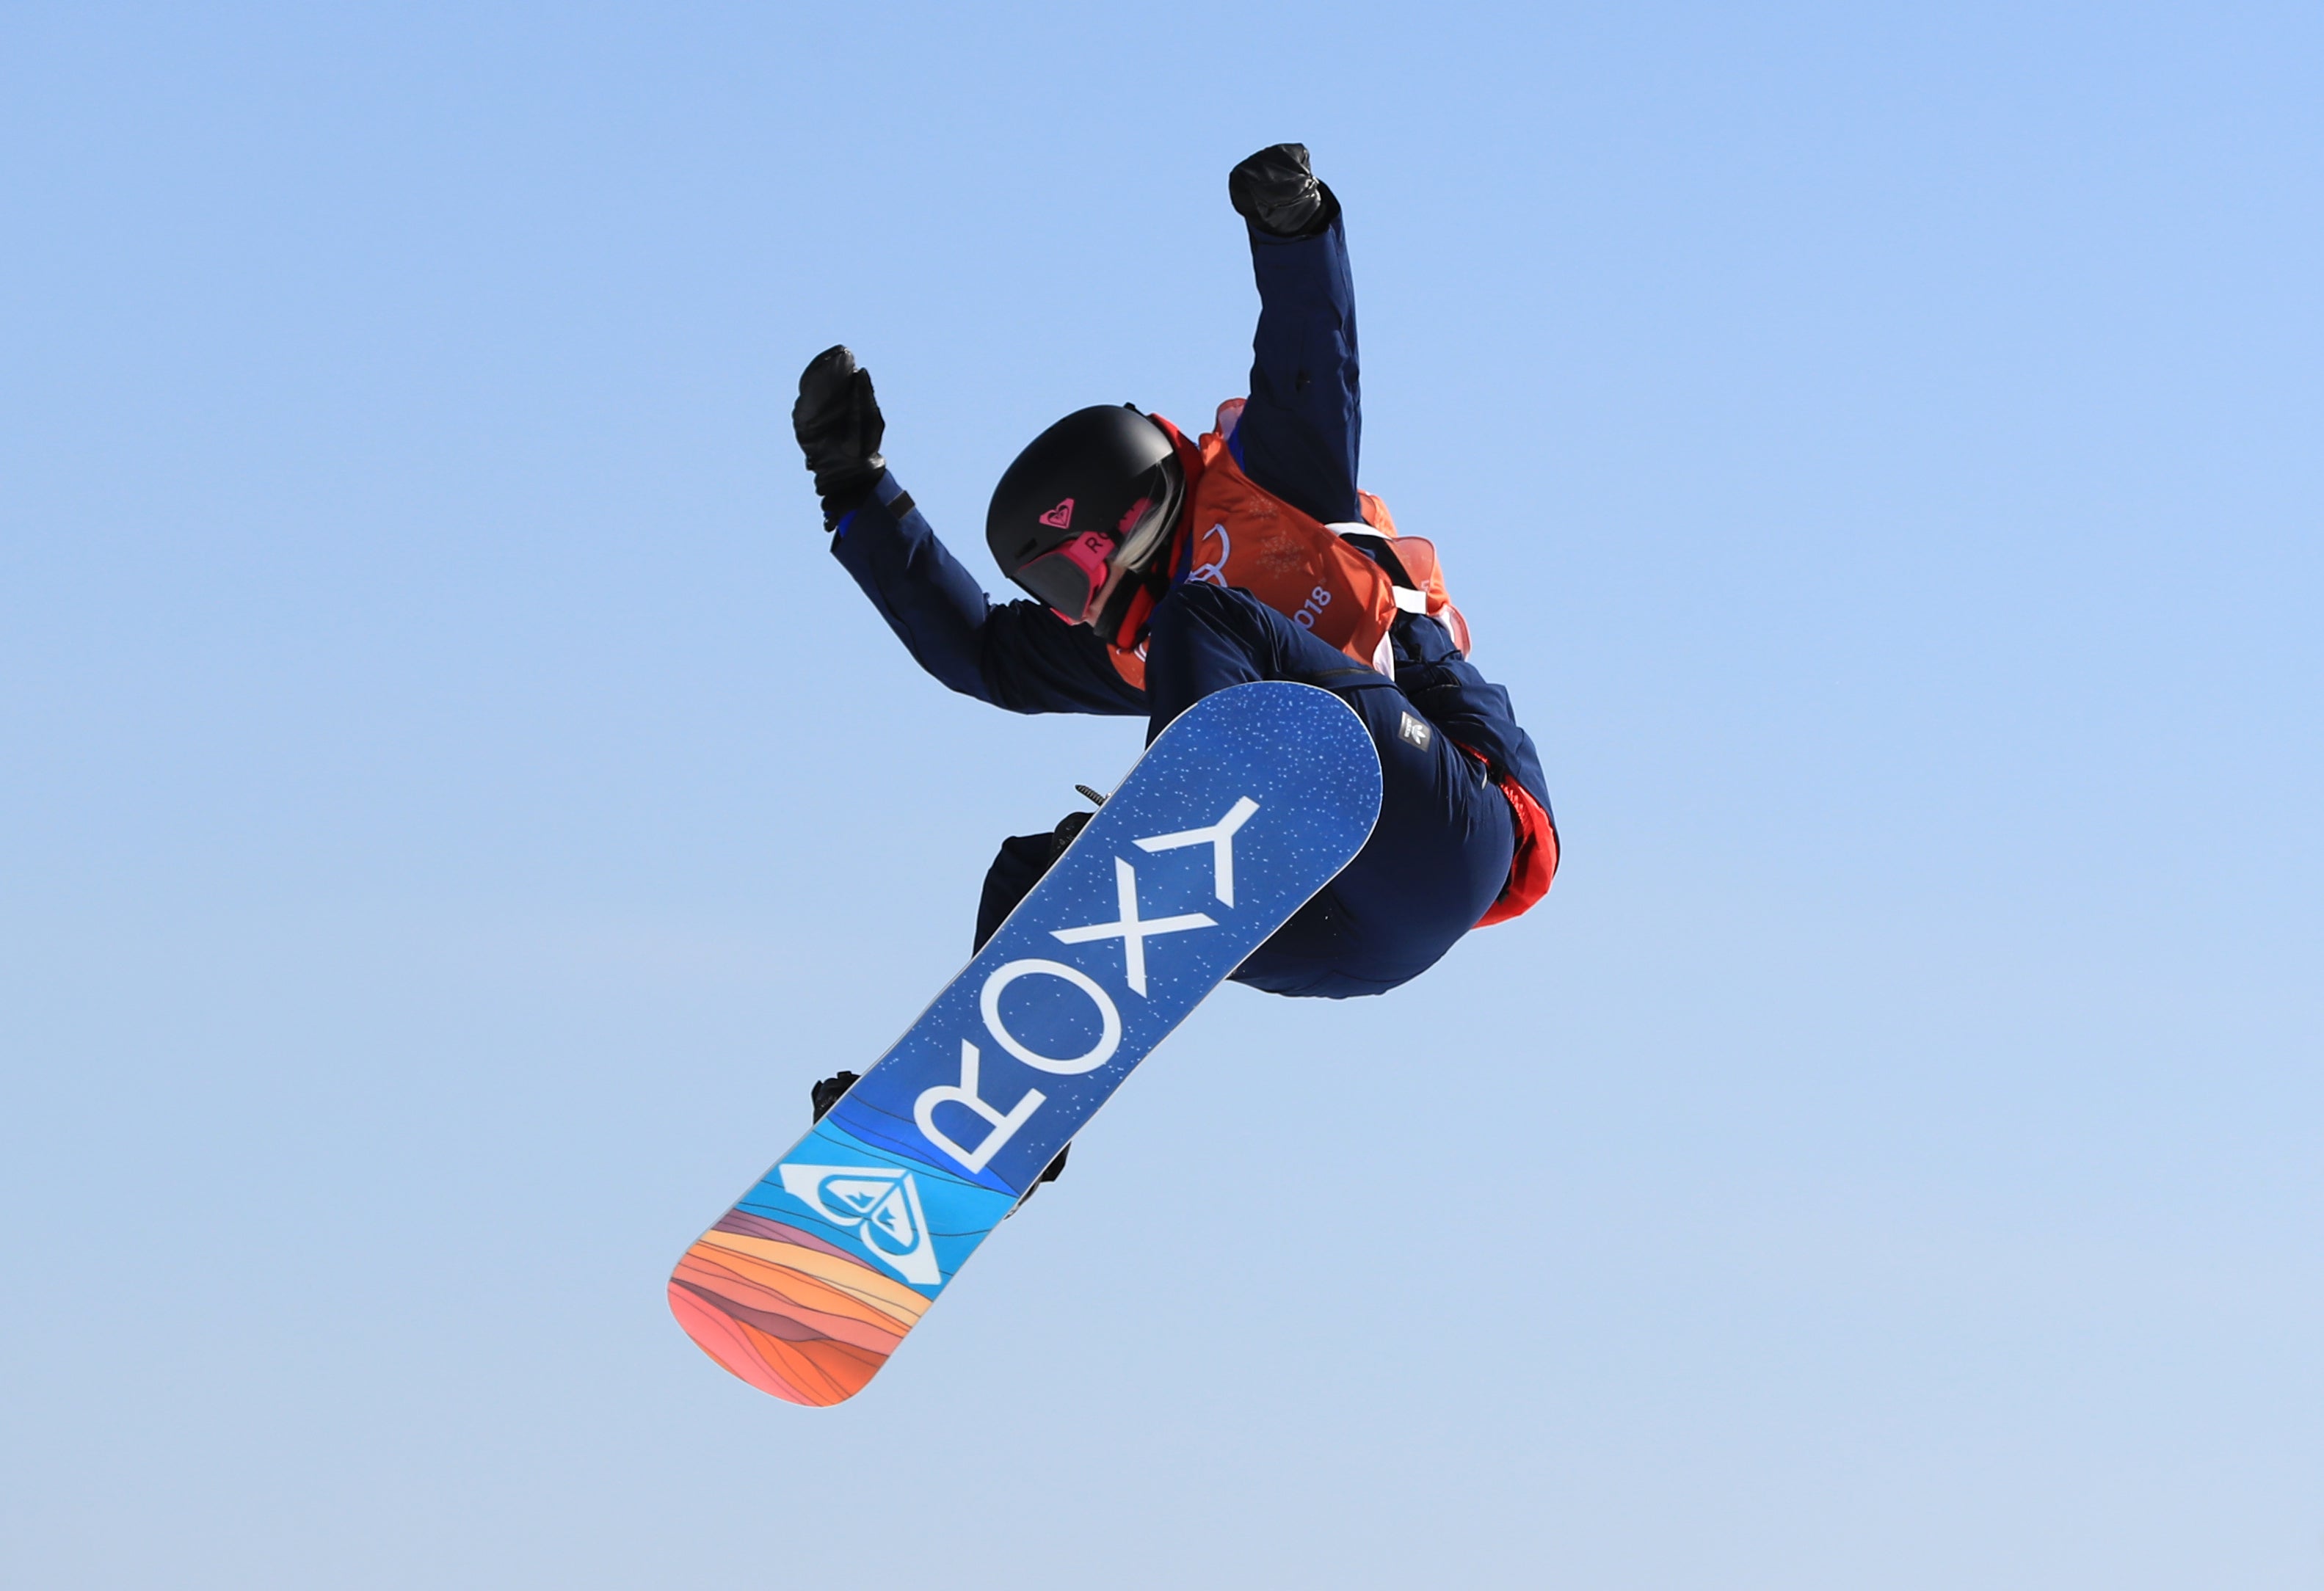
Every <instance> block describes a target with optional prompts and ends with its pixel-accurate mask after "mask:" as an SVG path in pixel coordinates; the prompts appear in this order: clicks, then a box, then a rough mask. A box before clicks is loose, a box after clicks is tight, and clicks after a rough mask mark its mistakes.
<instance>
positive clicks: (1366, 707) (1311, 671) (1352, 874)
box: [977, 584, 1516, 999]
mask: <svg viewBox="0 0 2324 1591" xmlns="http://www.w3.org/2000/svg"><path fill="white" fill-rule="evenodd" d="M1397 622H1398V624H1399V625H1400V626H1403V625H1425V626H1427V627H1429V630H1430V631H1431V632H1432V636H1431V638H1430V639H1434V638H1441V637H1442V634H1443V632H1442V630H1441V628H1439V627H1438V626H1437V624H1436V621H1434V620H1433V619H1427V618H1421V617H1416V616H1413V615H1405V616H1402V617H1400V618H1399V620H1398V621H1397ZM1443 644H1444V646H1445V647H1447V648H1449V646H1450V642H1449V641H1446V642H1444V643H1443ZM1257 679H1285V680H1296V681H1298V682H1300V683H1302V684H1305V685H1318V686H1321V687H1322V688H1323V689H1324V690H1327V691H1330V692H1331V693H1332V694H1334V695H1336V696H1338V697H1339V698H1340V699H1341V700H1342V701H1343V702H1345V703H1346V704H1348V705H1349V706H1350V707H1351V708H1353V709H1354V710H1355V713H1356V716H1357V717H1359V718H1360V719H1361V720H1362V721H1363V723H1364V727H1365V728H1366V729H1367V730H1369V731H1370V733H1371V738H1372V744H1373V745H1374V746H1375V747H1376V748H1378V749H1379V759H1380V774H1381V776H1382V786H1383V787H1382V791H1381V796H1380V815H1379V826H1378V827H1376V828H1374V829H1373V831H1372V836H1371V838H1370V840H1369V841H1366V842H1365V845H1364V848H1363V850H1362V851H1359V852H1358V853H1357V855H1356V860H1353V861H1351V862H1350V863H1349V864H1348V865H1347V867H1346V868H1345V869H1342V871H1341V873H1340V876H1339V877H1338V878H1334V879H1333V880H1332V882H1331V883H1330V884H1328V885H1326V886H1325V887H1324V888H1323V893H1321V894H1320V895H1318V896H1316V897H1315V898H1314V900H1311V901H1309V902H1308V903H1307V905H1306V906H1304V907H1302V908H1301V909H1300V911H1299V913H1298V914H1297V915H1295V916H1294V917H1293V918H1292V919H1291V921H1290V922H1288V923H1286V924H1284V925H1283V927H1282V928H1281V929H1280V930H1278V931H1277V933H1276V934H1275V936H1274V937H1273V938H1271V939H1269V940H1268V942H1267V943H1265V944H1263V945H1261V946H1260V947H1259V949H1258V950H1257V951H1255V952H1252V954H1251V957H1250V960H1249V961H1245V962H1244V963H1243V964H1242V966H1241V967H1240V968H1239V969H1238V970H1236V972H1235V974H1234V980H1235V981H1236V982H1238V983H1247V984H1250V986H1251V987H1252V988H1254V989H1265V990H1267V991H1268V993H1270V994H1283V995H1310V996H1322V997H1325V998H1335V999H1343V998H1347V997H1349V996H1351V995H1367V994H1383V993H1385V992H1387V991H1388V990H1389V989H1394V988H1395V987H1396V986H1397V985H1398V984H1400V983H1403V982H1406V980H1408V979H1413V978H1416V977H1417V976H1418V975H1419V974H1421V973H1422V972H1424V971H1425V970H1428V968H1430V967H1431V966H1433V965H1434V964H1435V962H1436V961H1437V960H1438V959H1439V958H1441V957H1442V956H1443V954H1444V952H1446V951H1448V950H1450V949H1452V942H1453V941H1454V940H1457V939H1459V938H1460V937H1461V936H1462V934H1463V933H1467V932H1468V931H1469V930H1470V929H1471V928H1472V927H1474V926H1476V923H1477V919H1478V918H1480V917H1481V916H1483V915H1485V911H1486V908H1487V907H1489V906H1491V905H1492V904H1493V901H1494V899H1495V897H1498V896H1499V894H1500V891H1501V886H1502V884H1503V883H1504V882H1506V881H1507V879H1508V871H1509V858H1510V853H1511V851H1512V850H1513V848H1514V847H1515V844H1516V824H1515V820H1514V819H1513V818H1512V816H1511V815H1510V813H1509V805H1508V798H1507V797H1505V796H1502V794H1501V793H1500V791H1499V790H1498V789H1497V788H1495V787H1494V786H1493V785H1492V784H1491V783H1490V782H1489V780H1488V779H1487V778H1486V777H1485V767H1484V764H1483V763H1481V762H1480V761H1478V760H1477V759H1475V758H1473V757H1471V756H1470V755H1469V754H1468V753H1467V752H1465V751H1463V750H1461V749H1460V748H1459V747H1458V746H1455V745H1454V744H1453V743H1452V741H1451V740H1448V739H1446V738H1445V736H1444V734H1443V731H1440V730H1439V729H1437V727H1436V726H1435V725H1434V724H1433V723H1431V722H1429V721H1428V719H1427V718H1426V717H1425V716H1424V715H1423V714H1422V713H1421V712H1420V711H1419V709H1417V708H1416V707H1415V706H1414V705H1413V704H1412V703H1411V702H1410V701H1409V700H1408V699H1407V698H1406V696H1405V694H1404V693H1403V692H1401V691H1399V690H1398V689H1397V687H1396V685H1395V683H1394V682H1393V681H1391V680H1389V679H1388V678H1387V677H1386V676H1382V675H1380V674H1379V673H1378V672H1376V671H1374V670H1372V669H1370V668H1367V667H1363V666H1362V665H1360V664H1358V663H1355V662H1353V661H1351V659H1350V658H1348V656H1347V655H1346V654H1345V653H1343V652H1341V651H1339V650H1338V649H1337V648H1333V647H1330V646H1327V645H1325V644H1324V643H1323V642H1322V641H1320V640H1317V639H1315V638H1314V636H1313V635H1311V634H1309V633H1308V632H1307V631H1306V630H1302V629H1300V628H1299V626H1297V625H1296V624H1294V623H1293V622H1292V621H1290V620H1288V619H1286V618H1285V617H1284V616H1283V615H1282V614H1280V613H1278V612H1275V610H1274V609H1272V608H1269V607H1268V606H1267V605H1266V604H1264V603H1262V602H1259V600H1258V599H1257V598H1255V597H1252V596H1250V595H1249V594H1247V593H1243V592H1240V591H1227V590H1223V589H1222V588H1220V587H1218V586H1215V585H1204V584H1185V585H1181V586H1179V587H1177V588H1176V590H1174V591H1172V592H1171V593H1170V594H1169V595H1168V596H1167V597H1166V598H1165V599H1164V600H1163V601H1162V602H1161V604H1160V605H1159V606H1157V608H1156V609H1155V610H1154V618H1153V623H1152V626H1151V628H1150V629H1149V630H1148V634H1147V645H1146V692H1147V697H1148V707H1149V709H1150V711H1151V714H1152V716H1151V719H1150V722H1149V724H1148V730H1147V735H1146V738H1147V740H1148V743H1149V744H1150V743H1151V742H1152V741H1153V740H1154V737H1155V736H1157V735H1158V734H1160V733H1161V732H1162V731H1163V730H1164V729H1166V728H1167V727H1168V725H1169V724H1170V722H1171V721H1172V720H1173V719H1175V718H1176V717H1177V716H1178V714H1179V713H1183V712H1185V710H1186V709H1187V708H1189V707H1191V706H1193V705H1194V704H1195V703H1196V702H1198V701H1200V700H1201V699H1202V698H1203V697H1204V696H1207V695H1209V694H1211V693H1212V692H1213V691H1221V690H1224V689H1226V688H1227V687H1228V686H1229V685H1241V684H1244V683H1246V682H1247V681H1250V680H1257ZM1050 860H1051V840H1050V836H1048V835H1047V834H1041V835H1028V836H1023V837H1020V838H1018V839H1012V840H1010V841H1007V842H1006V843H1005V844H1004V845H1003V846H1002V847H1001V855H1000V856H999V857H998V858H997V859H995V860H994V862H993V864H992V870H991V873H990V874H989V875H988V876H987V878H986V879H985V888H984V900H983V903H982V907H981V909H980V911H979V913H978V924H977V943H979V944H980V945H982V943H983V941H984V940H985V938H986V937H988V936H989V935H990V934H991V931H992V929H993V928H995V927H997V926H998V925H999V924H1000V922H1001V918H1002V917H1004V916H1006V915H1008V914H1009V912H1010V910H1011V909H1013V908H1014V907H1015V906H1016V904H1017V902H1018V901H1019V900H1021V899H1023V898H1024V897H1025V895H1026V893H1027V891H1028V890H1030V889H1031V888H1032V887H1033V885H1034V883H1035V881H1036V880H1037V879H1038V878H1040V876H1041V874H1042V873H1043V872H1045V871H1046V870H1047V868H1048V864H1049V861H1050Z"/></svg>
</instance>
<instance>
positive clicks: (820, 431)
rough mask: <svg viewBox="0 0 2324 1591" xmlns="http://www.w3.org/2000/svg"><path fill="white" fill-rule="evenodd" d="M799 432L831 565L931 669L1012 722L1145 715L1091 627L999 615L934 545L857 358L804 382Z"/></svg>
mask: <svg viewBox="0 0 2324 1591" xmlns="http://www.w3.org/2000/svg"><path fill="white" fill-rule="evenodd" d="M791 426H792V429H793V430H794V431H795V432H796V433H797V435H798V443H799V448H800V451H801V452H803V453H804V454H805V455H807V468H808V469H809V470H810V471H812V472H813V473H814V474H815V487H816V493H817V495H819V496H820V497H821V498H822V499H823V513H824V525H825V529H829V530H831V531H832V532H833V536H832V543H831V551H832V556H834V557H835V558H837V559H838V560H839V562H840V565H841V566H842V567H843V568H844V569H845V570H846V571H847V572H848V574H849V575H853V577H854V580H855V584H858V585H860V586H862V588H863V593H864V595H866V596H868V597H870V598H871V605H872V606H873V607H875V608H877V609H878V610H879V611H880V617H881V618H882V619H884V620H886V621H887V622H888V628H889V629H890V630H894V631H895V632H896V637H897V639H899V640H901V641H902V642H903V643H904V645H905V646H906V647H907V648H908V649H909V650H910V652H911V654H912V657H913V658H914V659H915V660H917V661H918V664H919V665H920V667H923V668H925V669H927V671H928V672H929V673H930V674H932V675H934V676H936V678H937V679H938V680H939V681H941V682H942V683H943V684H945V685H948V686H950V687H951V688H952V689H954V690H955V691H958V692H960V693H961V694H963V695H967V696H974V697H976V698H977V699H978V700H980V701H984V702H990V703H991V704H993V705H995V706H997V707H1005V708H1008V709H1009V710H1010V711H1011V712H1014V713H1116V714H1120V715H1124V716H1140V715H1143V714H1144V713H1145V712H1146V698H1145V694H1144V693H1143V692H1141V691H1138V690H1135V689H1133V688H1131V687H1130V685H1127V684H1126V683H1124V681H1123V680H1122V678H1121V676H1120V674H1118V673H1117V672H1115V670H1114V668H1113V667H1112V665H1111V663H1110V662H1108V661H1107V658H1106V654H1105V648H1104V646H1103V644H1102V642H1100V641H1099V640H1098V639H1097V638H1096V636H1095V635H1094V634H1093V633H1092V632H1091V631H1090V630H1088V629H1087V628H1086V627H1084V626H1081V625H1073V624H1066V623H1064V622H1062V621H1060V620H1059V619H1058V618H1057V616H1056V614H1054V613H1052V612H1049V611H1048V610H1047V609H1046V608H1044V607H1042V606H1041V604H1040V603H1038V602H1007V603H1002V604H1001V605H999V606H995V605H994V604H993V603H992V602H991V601H990V600H988V599H987V598H986V596H985V594H984V590H983V588H982V586H980V585H979V584H977V582H976V577H975V576H974V575H971V574H970V573H969V572H968V571H967V570H966V569H964V568H963V567H962V566H961V565H960V561H959V560H958V559H956V558H954V556H952V554H951V553H950V552H949V551H948V550H946V548H945V545H944V543H943V542H941V541H939V540H937V539H936V532H935V530H934V529H931V528H930V527H929V525H928V522H927V519H926V518H925V517H924V516H923V515H922V514H921V513H920V511H919V510H918V508H916V507H914V506H913V503H912V500H911V498H910V496H909V495H908V494H907V493H906V492H905V491H904V489H903V487H902V486H901V485H900V484H899V483H898V482H897V480H896V477H895V476H894V475H893V474H890V471H889V469H888V463H887V460H886V459H885V458H884V457H882V456H881V452H880V445H881V440H882V439H883V437H884V436H885V433H886V422H885V421H884V420H883V419H882V418H881V414H880V406H879V403H878V401H877V400H876V399H875V398H874V397H873V395H872V391H871V375H870V373H869V372H865V371H863V370H862V369H860V368H858V367H857V365H856V363H855V356H854V355H853V354H851V353H849V352H848V350H847V349H845V348H844V347H838V348H830V349H826V350H825V352H823V353H822V354H818V355H816V359H815V361H814V362H813V363H810V364H809V365H808V366H807V370H806V371H805V372H804V373H802V374H801V375H800V377H799V397H798V404H797V406H796V407H794V408H793V409H792V410H791Z"/></svg>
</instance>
